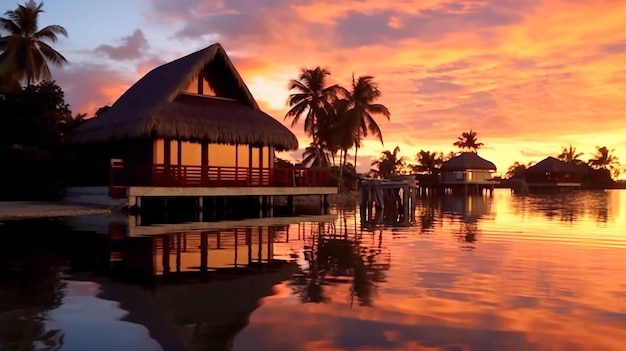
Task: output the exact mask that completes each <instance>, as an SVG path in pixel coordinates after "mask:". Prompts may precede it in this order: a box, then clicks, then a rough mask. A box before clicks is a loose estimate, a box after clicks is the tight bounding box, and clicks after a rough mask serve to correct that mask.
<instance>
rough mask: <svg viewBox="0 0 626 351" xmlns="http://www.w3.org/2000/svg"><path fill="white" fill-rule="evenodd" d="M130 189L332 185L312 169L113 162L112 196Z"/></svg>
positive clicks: (326, 173) (322, 173)
mask: <svg viewBox="0 0 626 351" xmlns="http://www.w3.org/2000/svg"><path fill="white" fill-rule="evenodd" d="M127 186H159V187H311V186H330V172H329V171H328V170H319V169H311V168H295V167H294V168H244V167H217V166H185V165H180V166H179V165H164V164H155V165H150V164H143V165H142V164H132V163H126V162H123V161H116V162H111V173H110V188H109V193H110V195H111V196H121V195H124V194H121V193H122V192H125V190H126V187H127Z"/></svg>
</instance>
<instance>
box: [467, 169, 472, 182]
mask: <svg viewBox="0 0 626 351" xmlns="http://www.w3.org/2000/svg"><path fill="white" fill-rule="evenodd" d="M467 180H472V171H468V172H467Z"/></svg>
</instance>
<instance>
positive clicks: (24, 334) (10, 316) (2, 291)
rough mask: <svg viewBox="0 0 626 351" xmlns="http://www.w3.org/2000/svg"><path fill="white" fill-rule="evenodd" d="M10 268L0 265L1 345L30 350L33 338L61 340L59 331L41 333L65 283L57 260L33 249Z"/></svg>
mask: <svg viewBox="0 0 626 351" xmlns="http://www.w3.org/2000/svg"><path fill="white" fill-rule="evenodd" d="M7 263H8V264H9V265H12V266H15V265H16V263H17V266H19V267H20V269H19V270H18V271H11V270H10V269H6V267H2V266H3V265H4V263H3V262H0V271H1V272H6V273H3V274H2V276H1V279H0V282H1V283H0V296H2V297H1V298H0V316H2V318H0V345H4V346H7V347H8V348H9V349H12V350H29V349H31V348H32V345H33V342H34V341H35V340H40V341H43V342H46V341H51V342H53V343H54V342H56V343H59V342H60V343H62V342H63V337H62V336H60V337H59V331H49V332H47V333H44V325H43V323H42V321H43V320H44V318H45V316H46V314H47V313H48V311H50V310H51V309H54V308H56V307H58V306H59V305H60V304H61V299H62V296H63V295H62V291H63V288H64V283H63V282H62V280H61V271H60V268H59V267H60V261H59V260H58V257H55V256H54V255H51V254H50V253H49V252H45V251H40V250H32V251H31V252H30V253H28V254H26V256H25V257H24V258H22V259H20V260H19V261H17V262H13V261H12V260H9V261H8V262H7Z"/></svg>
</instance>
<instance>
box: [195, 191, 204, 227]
mask: <svg viewBox="0 0 626 351" xmlns="http://www.w3.org/2000/svg"><path fill="white" fill-rule="evenodd" d="M196 213H197V215H198V222H202V220H203V217H204V198H203V197H202V196H200V197H198V202H197V207H196Z"/></svg>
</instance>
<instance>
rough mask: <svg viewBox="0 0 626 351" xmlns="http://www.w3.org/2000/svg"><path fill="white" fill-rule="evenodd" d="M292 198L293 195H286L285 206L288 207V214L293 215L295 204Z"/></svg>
mask: <svg viewBox="0 0 626 351" xmlns="http://www.w3.org/2000/svg"><path fill="white" fill-rule="evenodd" d="M293 200H294V199H293V195H289V196H287V208H288V209H289V214H290V215H294V214H295V213H296V205H295V201H293Z"/></svg>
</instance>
